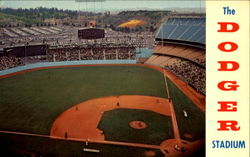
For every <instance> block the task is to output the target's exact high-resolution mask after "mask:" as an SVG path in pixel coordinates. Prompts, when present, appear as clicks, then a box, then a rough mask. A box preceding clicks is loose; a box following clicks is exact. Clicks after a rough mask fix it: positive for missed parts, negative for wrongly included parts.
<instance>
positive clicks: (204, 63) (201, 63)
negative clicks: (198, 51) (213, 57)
mask: <svg viewBox="0 0 250 157" xmlns="http://www.w3.org/2000/svg"><path fill="white" fill-rule="evenodd" d="M195 62H196V63H198V64H200V65H202V66H204V67H206V60H205V58H197V59H196V60H195Z"/></svg>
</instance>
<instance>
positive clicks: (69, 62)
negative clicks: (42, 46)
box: [0, 59, 136, 76]
mask: <svg viewBox="0 0 250 157" xmlns="http://www.w3.org/2000/svg"><path fill="white" fill-rule="evenodd" d="M84 64H136V60H127V59H126V60H82V61H64V62H42V63H35V64H28V65H24V66H18V67H15V68H11V69H6V70H2V71H0V76H2V75H6V74H11V73H14V72H18V71H23V70H28V69H34V68H41V67H50V66H63V65H84Z"/></svg>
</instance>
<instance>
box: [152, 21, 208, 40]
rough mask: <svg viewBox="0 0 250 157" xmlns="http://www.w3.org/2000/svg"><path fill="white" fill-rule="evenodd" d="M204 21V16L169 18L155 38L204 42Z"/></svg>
mask: <svg viewBox="0 0 250 157" xmlns="http://www.w3.org/2000/svg"><path fill="white" fill-rule="evenodd" d="M205 22H206V20H205V18H179V17H178V18H169V19H168V20H167V22H166V23H164V24H163V25H162V26H161V28H160V29H159V31H158V32H157V34H156V38H158V39H169V40H180V41H189V42H194V43H201V44H205V39H206V36H205V30H206V28H205Z"/></svg>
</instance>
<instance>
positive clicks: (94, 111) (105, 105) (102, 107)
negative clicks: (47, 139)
mask: <svg viewBox="0 0 250 157" xmlns="http://www.w3.org/2000/svg"><path fill="white" fill-rule="evenodd" d="M117 108H126V109H141V110H150V111H154V112H156V113H159V114H162V115H167V116H171V115H172V113H171V109H170V104H169V102H168V99H163V98H158V97H151V96H139V95H123V96H110V97H103V98H97V99H92V100H88V101H85V102H83V103H81V104H78V105H76V106H73V107H71V108H70V109H68V110H66V111H65V112H63V113H62V114H61V115H60V116H59V117H57V119H56V120H55V121H54V123H53V125H52V127H51V130H50V135H51V136H56V137H63V138H77V139H90V140H104V139H105V134H104V133H103V132H102V131H101V130H99V129H98V128H97V126H98V123H99V121H100V120H101V117H102V115H103V113H104V112H105V111H109V110H113V109H117ZM111 127H112V126H111Z"/></svg>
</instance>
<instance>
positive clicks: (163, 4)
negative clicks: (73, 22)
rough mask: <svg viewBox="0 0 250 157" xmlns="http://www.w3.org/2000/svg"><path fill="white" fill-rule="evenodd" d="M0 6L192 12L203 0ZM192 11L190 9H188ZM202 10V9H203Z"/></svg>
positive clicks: (29, 0)
mask: <svg viewBox="0 0 250 157" xmlns="http://www.w3.org/2000/svg"><path fill="white" fill-rule="evenodd" d="M0 6H1V8H14V9H18V8H27V9H28V8H37V7H46V8H58V9H64V10H66V9H68V10H80V11H89V12H103V11H122V10H171V9H182V8H183V9H185V8H187V9H188V8H190V9H193V8H195V9H196V10H193V11H194V12H197V11H200V10H202V11H203V10H204V8H205V2H204V1H182V0H178V1H161V0H159V1H150V0H135V1H114V0H113V1H112V0H109V1H103V2H76V1H74V0H42V1H33V0H26V1H20V0H17V1H16V0H6V1H0ZM190 11H192V10H190ZM203 12H204V11H203Z"/></svg>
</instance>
